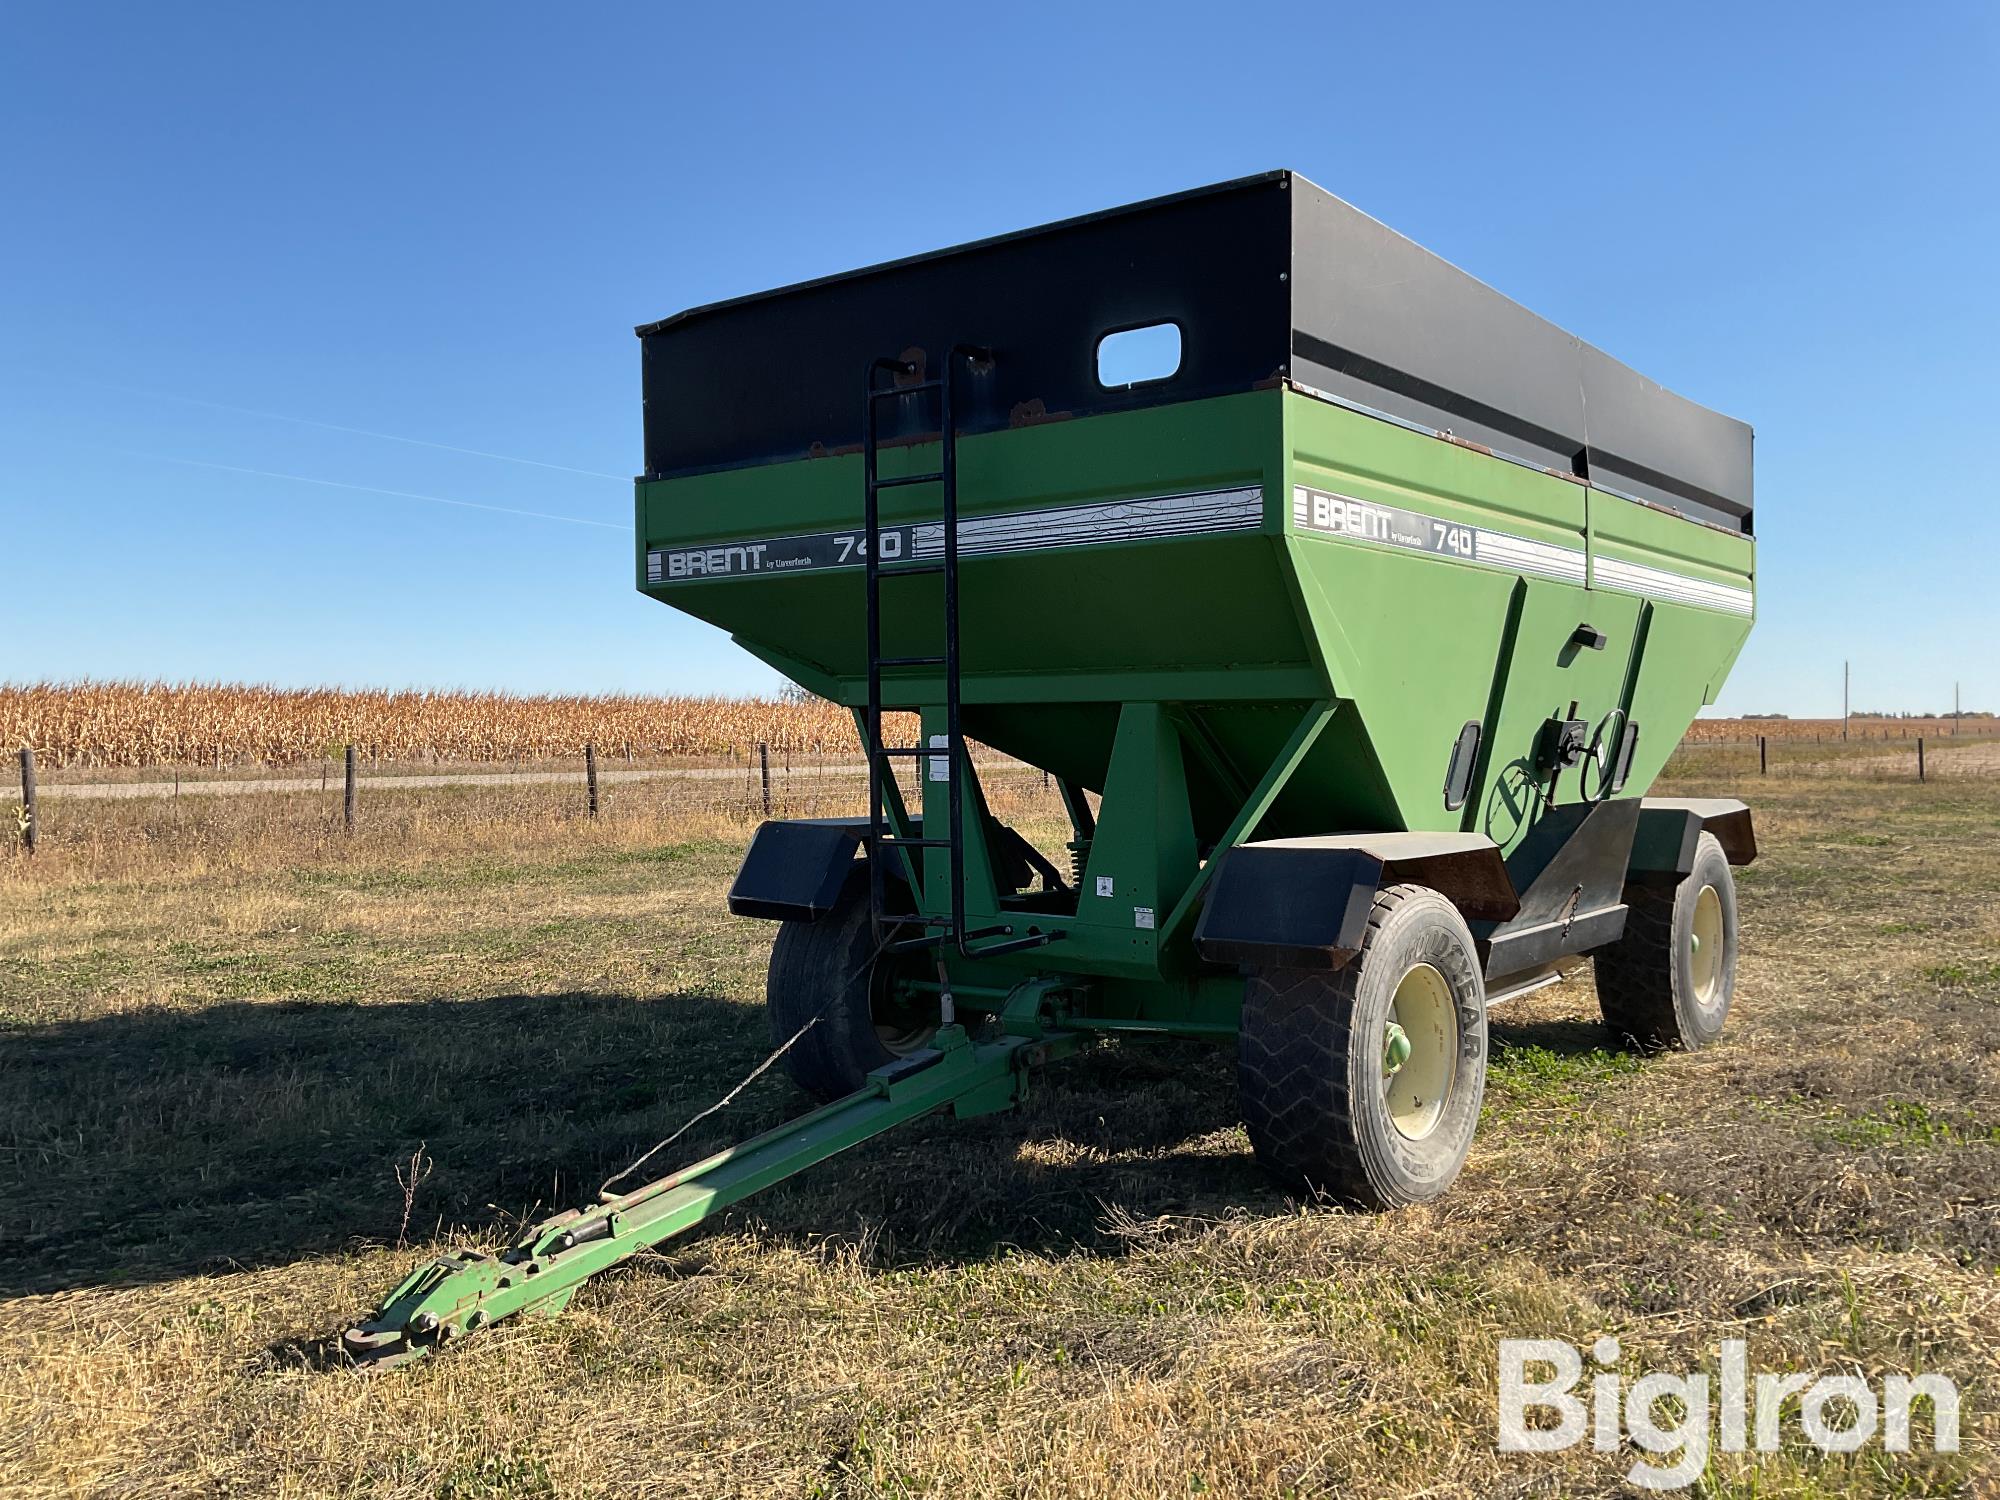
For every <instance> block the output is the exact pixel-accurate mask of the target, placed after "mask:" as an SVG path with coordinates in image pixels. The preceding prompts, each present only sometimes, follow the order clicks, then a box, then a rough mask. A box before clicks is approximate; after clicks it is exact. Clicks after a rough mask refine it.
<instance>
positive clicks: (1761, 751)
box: [1757, 734, 1771, 776]
mask: <svg viewBox="0 0 2000 1500" xmlns="http://www.w3.org/2000/svg"><path fill="white" fill-rule="evenodd" d="M1757 774H1758V775H1759V776H1769V775H1770V774H1771V747H1770V746H1769V745H1768V744H1767V743H1766V742H1765V739H1764V736H1763V735H1761V734H1760V735H1758V736H1757Z"/></svg>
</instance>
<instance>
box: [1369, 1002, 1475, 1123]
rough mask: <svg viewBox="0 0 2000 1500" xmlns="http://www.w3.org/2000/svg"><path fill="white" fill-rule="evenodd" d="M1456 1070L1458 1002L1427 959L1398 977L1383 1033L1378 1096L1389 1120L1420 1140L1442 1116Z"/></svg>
mask: <svg viewBox="0 0 2000 1500" xmlns="http://www.w3.org/2000/svg"><path fill="white" fill-rule="evenodd" d="M1457 1074H1458V1006H1457V1005H1456V1003H1455V1002H1454V1001H1453V999H1452V993H1451V984H1450V982H1449V981H1448V980H1446V979H1445V977H1444V975H1443V974H1442V973H1441V972H1440V971H1439V970H1438V969H1437V968H1436V967H1435V966H1434V965H1431V964H1416V965H1414V966H1413V967H1412V968H1411V969H1410V970H1409V972H1408V973H1406V974H1405V975H1403V977H1402V979H1401V980H1399V981H1398V982H1397V985H1396V993H1395V996H1394V998H1393V999H1392V1000H1391V1001H1390V1004H1389V1018H1388V1023H1387V1025H1386V1026H1385V1027H1384V1028H1383V1036H1382V1100H1383V1103H1384V1104H1385V1105H1386V1106H1387V1108H1388V1112H1389V1123H1390V1124H1392V1125H1393V1126H1395V1128H1396V1130H1397V1132H1398V1134H1400V1135H1402V1136H1404V1137H1405V1138H1406V1139H1409V1140H1413V1141H1419V1140H1422V1139H1423V1138H1424V1137H1425V1136H1427V1135H1429V1134H1430V1133H1431V1132H1432V1131H1433V1130H1435V1129H1436V1128H1437V1124H1438V1121H1439V1120H1440V1119H1442V1118H1443V1117H1444V1104H1445V1099H1446V1097H1447V1096H1448V1095H1449V1094H1450V1093H1451V1086H1452V1082H1453V1080H1454V1079H1455V1078H1456V1076H1457Z"/></svg>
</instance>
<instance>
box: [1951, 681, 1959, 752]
mask: <svg viewBox="0 0 2000 1500" xmlns="http://www.w3.org/2000/svg"><path fill="white" fill-rule="evenodd" d="M1951 733H1952V737H1953V738H1954V739H1956V738H1957V737H1958V684H1957V683H1955V682H1954V683H1953V684H1952V685H1951Z"/></svg>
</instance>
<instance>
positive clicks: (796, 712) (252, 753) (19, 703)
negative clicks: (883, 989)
mask: <svg viewBox="0 0 2000 1500" xmlns="http://www.w3.org/2000/svg"><path fill="white" fill-rule="evenodd" d="M1952 728H1953V725H1952V721H1951V720H1950V719H1948V718H1940V719H1881V718H1859V717H1857V718H1855V719H1853V720H1852V721H1851V722H1850V723H1849V726H1848V737H1849V739H1850V740H1880V739H1890V740H1893V739H1914V738H1915V737H1916V736H1917V735H1920V734H1921V735H1927V736H1937V737H1943V736H1946V735H1949V734H1950V733H1951V732H1952ZM1840 729H1841V722H1840V720H1838V719H1698V720H1696V721H1695V723H1694V724H1693V726H1692V727H1690V729H1689V730H1688V733H1687V743H1689V744H1721V743H1729V742H1743V741H1749V740H1755V739H1756V738H1757V737H1758V736H1759V735H1762V736H1765V737H1766V738H1768V739H1770V740H1772V741H1784V740H1792V741H1798V740H1822V741H1831V740H1837V739H1839V738H1840ZM1996 730H2000V723H1996V721H1995V720H1994V719H1993V717H1992V716H1991V715H1987V714H1968V715H1967V716H1966V717H1965V719H1964V721H1963V723H1962V724H1961V725H1960V732H1961V733H1963V734H1965V735H1969V736H1980V737H1985V736H1990V735H1992V734H1993V733H1994V732H1995V731H1996ZM892 733H893V734H896V735H914V733H915V728H914V725H913V724H900V725H898V726H897V727H896V729H895V730H894V731H892ZM759 743H763V744H767V745H769V746H770V748H771V750H772V751H773V752H776V753H781V754H790V755H829V754H830V755H847V754H858V753H859V742H858V741H857V739H856V736H855V733H854V721H853V719H852V717H851V716H850V715H849V713H848V712H847V710H846V709H843V708H840V707H837V706H836V705H834V704H831V703H827V702H825V701H823V700H820V699H807V700H803V701H790V700H778V699H768V698H648V697H639V696H601V697H593V696H590V695H585V694H573V695H561V694H558V695H546V696H533V697H519V696H515V695H512V694H507V693H469V692H377V691H350V690H348V689H344V688H275V687H264V686H254V685H242V684H234V683H214V682H175V683H168V682H37V683H26V684H7V683H0V747H13V746H20V745H32V746H33V747H34V749H35V753H36V754H37V755H38V756H39V757H40V758H41V759H42V761H43V762H44V763H45V764H47V765H48V766H50V767H52V768H63V767H83V768H91V767H103V768H139V767H145V766H218V767H219V766H224V765H228V766H257V765H265V766H287V765H300V764H303V763H305V762H308V761H316V760H320V759H322V758H324V757H326V756H329V755H335V754H338V753H339V751H340V750H341V748H342V747H343V746H346V745H350V744H352V745H357V746H359V747H361V748H362V750H363V751H364V752H365V753H366V754H367V755H368V756H369V757H370V758H371V759H372V760H375V761H390V762H397V761H406V762H407V761H427V762H428V761H449V762H469V763H475V764H479V763H493V762H519V761H534V760H549V759H554V758H559V757H563V756H573V755H578V754H581V753H582V751H583V747H584V746H585V745H586V744H594V745H596V746H597V748H598V749H599V751H600V752H602V753H605V754H608V755H619V754H631V755H639V756H670V757H689V758H698V757H725V756H738V755H741V754H742V753H743V751H744V750H745V749H746V748H747V747H749V746H751V745H755V744H759Z"/></svg>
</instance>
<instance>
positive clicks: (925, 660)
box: [875, 656, 944, 667]
mask: <svg viewBox="0 0 2000 1500" xmlns="http://www.w3.org/2000/svg"><path fill="white" fill-rule="evenodd" d="M875 665H876V666H878V667H941V666H943V665H944V658H943V657H942V656H878V657H877V658H876V659H875Z"/></svg>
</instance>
